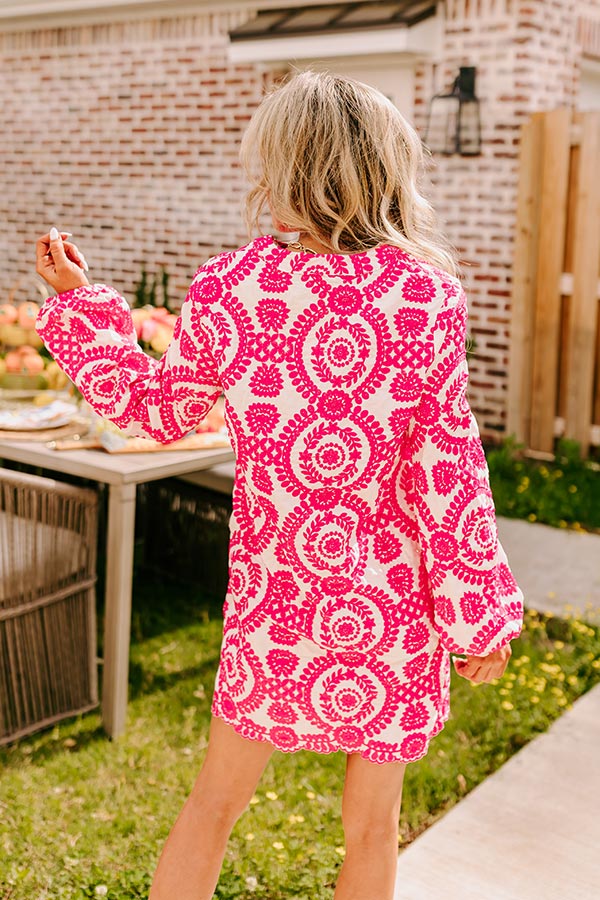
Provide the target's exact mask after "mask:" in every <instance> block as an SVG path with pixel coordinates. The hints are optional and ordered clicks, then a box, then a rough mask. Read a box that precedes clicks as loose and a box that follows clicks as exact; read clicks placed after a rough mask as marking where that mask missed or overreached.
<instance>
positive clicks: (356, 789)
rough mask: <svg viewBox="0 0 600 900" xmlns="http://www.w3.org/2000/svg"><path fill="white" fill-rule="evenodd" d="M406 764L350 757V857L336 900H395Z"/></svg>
mask: <svg viewBox="0 0 600 900" xmlns="http://www.w3.org/2000/svg"><path fill="white" fill-rule="evenodd" d="M405 770H406V763H384V764H379V763H372V762H369V761H368V760H366V759H363V758H362V757H360V756H359V755H358V753H349V754H348V757H347V760H346V780H345V783H344V796H343V799H342V822H343V825H344V834H345V838H346V856H345V857H344V862H343V865H342V868H341V870H340V874H339V878H338V881H337V885H336V888H335V894H334V900H393V896H394V885H395V881H396V868H397V862H398V819H399V817H400V805H401V803H402V785H403V783H404V772H405Z"/></svg>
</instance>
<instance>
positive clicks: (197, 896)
mask: <svg viewBox="0 0 600 900" xmlns="http://www.w3.org/2000/svg"><path fill="white" fill-rule="evenodd" d="M274 749H275V748H274V747H273V745H272V744H270V743H268V742H267V741H265V742H262V741H250V740H246V738H243V737H241V736H240V735H239V734H237V733H236V732H235V731H234V729H233V728H232V727H231V725H228V724H227V723H226V722H224V721H223V720H222V719H219V718H217V717H216V716H213V717H212V719H211V723H210V733H209V741H208V749H207V751H206V756H205V758H204V763H203V765H202V768H201V770H200V774H199V775H198V778H197V780H196V783H195V784H194V787H193V789H192V792H191V794H190V796H189V797H188V799H187V800H186V802H185V804H184V806H183V809H182V810H181V812H180V814H179V817H178V818H177V821H176V822H175V824H174V826H173V828H172V829H171V833H170V834H169V837H168V839H167V842H166V844H165V846H164V848H163V851H162V854H161V857H160V860H159V863H158V867H157V869H156V873H155V875H154V881H153V882H152V888H151V890H150V896H149V900H211V897H212V896H213V893H214V890H215V887H216V885H217V882H218V880H219V874H220V872H221V866H222V864H223V857H224V855H225V849H226V847H227V841H228V839H229V835H230V833H231V829H232V828H233V826H234V825H235V823H236V821H237V820H238V818H239V817H240V815H241V814H242V813H243V812H244V810H245V809H246V808H247V806H248V803H249V802H250V798H251V797H252V795H253V793H254V791H255V788H256V785H257V784H258V782H259V780H260V777H261V775H262V773H263V771H264V769H265V766H266V765H267V762H268V761H269V759H270V757H271V754H272V752H273V750H274Z"/></svg>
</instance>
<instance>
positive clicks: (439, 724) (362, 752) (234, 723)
mask: <svg viewBox="0 0 600 900" xmlns="http://www.w3.org/2000/svg"><path fill="white" fill-rule="evenodd" d="M211 715H213V716H215V717H216V718H218V719H221V720H222V721H223V722H225V723H226V724H227V725H231V727H232V728H233V730H234V731H235V732H236V734H239V736H240V737H243V738H244V739H245V740H247V741H254V742H256V743H259V744H271V746H272V747H274V748H275V749H276V750H279V751H280V752H281V753H290V754H293V753H297V752H298V751H299V750H308V751H309V752H311V753H320V754H322V755H323V756H329V755H330V754H331V753H340V752H341V753H347V754H349V755H350V754H356V753H357V754H358V755H359V756H360V757H361V759H366V760H367V761H368V762H371V763H375V764H376V765H380V766H385V765H387V764H388V763H399V762H401V763H404V764H405V765H408V764H409V763H412V762H418V761H419V760H420V759H423V757H425V756H427V753H428V752H429V745H430V743H431V741H432V740H433V738H434V737H435V736H436V735H438V734H439V733H440V731H441V730H442V729H443V727H444V725H445V723H446V722H447V721H448V719H449V717H450V709H448V710H447V712H446V713H445V714H443V715H441V716H440V717H439V718H438V719H437V721H436V723H435V725H434V726H433V729H432V731H431V732H430V734H429V737H428V738H427V741H426V743H425V746H424V748H423V752H422V753H420V754H419V756H414V757H411V759H404V758H403V757H398V758H397V759H383V760H382V759H378V758H376V756H377V752H376V751H375V753H374V751H372V750H369V749H368V747H362V748H357V749H356V750H345V749H344V748H343V747H335V748H334V749H332V750H322V749H319V748H318V747H309V746H308V744H307V741H302V740H301V739H300V738H299V739H298V743H297V744H296V745H295V746H294V747H285V746H282V745H281V744H278V743H277V742H276V741H272V740H271V739H270V738H262V737H256V736H254V737H250V736H249V735H248V734H244V733H243V725H242V724H241V722H239V721H238V720H237V719H231V718H229V717H227V716H225V715H223V713H222V712H221V711H219V712H216V711H215V709H214V706H212V705H211Z"/></svg>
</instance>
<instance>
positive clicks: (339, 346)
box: [38, 236, 523, 763]
mask: <svg viewBox="0 0 600 900" xmlns="http://www.w3.org/2000/svg"><path fill="white" fill-rule="evenodd" d="M466 323H467V304H466V298H465V295H464V292H463V291H462V288H461V286H460V283H459V282H458V281H457V280H456V279H453V278H451V277H450V276H449V275H447V274H446V273H444V272H440V271H439V270H437V269H436V268H435V267H433V266H431V265H429V264H427V263H424V262H421V261H419V260H416V259H414V258H412V257H409V256H408V255H407V254H405V253H404V252H403V251H402V250H400V249H398V248H396V247H391V246H385V247H379V248H375V249H373V250H371V251H368V252H366V253H358V254H352V255H349V256H344V255H335V254H331V255H317V256H312V255H311V254H305V253H294V252H293V251H289V250H286V249H285V248H283V247H281V246H279V244H278V243H277V242H276V241H275V240H274V239H273V238H271V237H269V236H264V237H260V238H257V239H255V240H254V241H252V242H251V243H249V244H248V245H247V246H245V247H241V248H240V249H238V250H235V251H233V252H227V253H222V254H219V255H218V256H216V257H213V258H212V259H210V260H209V261H208V262H207V263H206V264H205V265H203V266H202V267H201V268H200V269H199V271H198V273H197V275H196V277H195V278H194V281H193V283H192V285H191V287H190V291H189V294H188V297H187V298H186V301H185V303H184V304H183V307H182V311H181V317H180V320H179V322H178V324H177V327H176V330H175V335H174V338H173V341H172V343H171V345H170V347H169V349H168V350H167V352H166V354H165V355H164V356H163V358H162V359H161V361H160V362H156V361H155V360H152V359H151V358H150V357H148V356H146V355H144V354H143V353H142V352H141V351H140V349H139V347H138V346H137V343H136V339H135V331H134V328H133V323H132V321H131V315H130V312H129V307H128V305H127V303H126V302H125V300H124V299H123V298H122V297H120V296H119V295H118V294H117V293H116V291H114V290H113V289H112V288H108V287H106V286H104V285H92V286H89V287H85V288H78V289H77V290H75V291H70V292H67V293H65V294H62V295H59V296H57V297H53V298H51V299H50V300H48V301H46V303H45V304H44V307H43V309H42V311H41V313H40V317H39V323H38V330H39V333H40V334H41V336H42V338H43V340H44V342H45V343H46V344H47V346H48V348H49V349H50V351H51V352H52V354H53V355H54V356H55V357H56V358H57V359H58V360H59V362H60V364H61V365H62V366H63V367H64V369H65V370H66V371H67V373H68V374H69V375H70V377H71V378H72V379H73V380H74V382H75V383H76V384H77V386H78V387H79V389H80V390H81V392H82V393H83V395H84V396H85V398H86V399H87V400H88V401H89V402H90V403H91V404H92V406H94V408H95V409H97V410H98V412H99V413H100V414H101V415H103V416H106V417H107V418H109V419H112V420H113V421H115V422H117V424H119V425H120V426H121V427H122V428H124V429H125V430H126V431H127V432H128V433H130V434H146V435H150V436H153V437H156V438H158V439H159V440H162V441H165V442H168V441H172V440H175V439H177V438H179V437H182V436H183V435H184V434H186V433H187V432H189V431H190V430H191V429H193V428H194V427H195V426H196V425H197V424H198V423H199V422H200V421H201V419H202V418H203V417H204V416H205V415H206V413H207V412H208V411H209V409H210V408H211V407H212V405H213V404H214V403H215V401H216V400H217V398H218V396H219V395H220V394H221V392H223V393H224V394H225V400H226V406H225V415H226V421H227V424H228V428H229V432H230V436H231V440H232V445H233V447H234V449H235V451H236V455H237V467H236V483H235V486H234V493H233V516H232V519H231V523H230V529H231V543H230V551H229V553H230V557H229V560H230V565H229V587H228V592H227V596H226V598H225V600H224V604H223V616H224V621H223V642H222V647H221V655H220V662H219V668H218V671H217V676H216V681H215V689H214V695H213V700H212V711H213V713H214V714H215V715H218V716H220V717H222V718H223V719H225V720H226V721H227V722H229V723H230V724H231V725H232V726H233V727H234V728H235V729H236V730H237V731H238V732H239V733H240V734H242V735H243V736H244V737H246V738H248V739H249V740H260V741H265V740H268V741H271V742H272V743H273V744H274V745H275V746H276V747H278V748H279V749H280V750H283V751H285V752H292V751H295V750H297V749H300V748H306V749H310V750H313V751H315V752H318V753H331V752H333V751H335V750H345V751H346V752H358V753H360V754H361V755H362V756H363V757H365V758H366V759H370V760H372V761H373V762H377V763H386V762H392V761H404V762H409V761H412V760H415V759H419V758H420V757H422V756H424V755H425V754H426V753H427V749H428V746H429V742H430V740H431V739H432V737H433V736H434V735H436V734H438V733H439V731H440V730H441V729H442V728H443V725H444V722H445V721H446V720H447V719H448V716H449V714H450V703H449V686H450V658H449V653H450V652H457V653H469V654H477V655H485V654H487V653H489V652H490V651H492V650H494V649H496V648H498V647H500V646H502V645H503V644H506V643H507V642H508V641H509V640H511V639H512V638H514V637H516V636H517V635H518V634H519V632H520V630H521V625H522V616H523V606H522V600H523V595H522V592H521V591H520V589H519V588H518V586H517V584H516V583H515V579H514V577H513V575H512V572H511V571H510V568H509V566H508V561H507V559H506V554H505V553H504V550H503V548H502V546H501V544H500V543H499V541H498V536H497V530H496V522H495V513H494V505H493V499H492V495H491V491H490V488H489V479H488V471H487V465H486V461H485V456H484V453H483V449H482V446H481V441H480V438H479V431H478V428H477V423H476V420H475V417H474V416H473V414H472V412H471V410H470V408H469V405H468V402H467V384H468V369H467V362H466V355H465V334H466Z"/></svg>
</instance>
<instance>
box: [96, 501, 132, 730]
mask: <svg viewBox="0 0 600 900" xmlns="http://www.w3.org/2000/svg"><path fill="white" fill-rule="evenodd" d="M134 540H135V484H111V485H110V488H109V495H108V534H107V539H106V612H105V621H104V671H103V678H102V722H103V724H104V728H105V730H106V731H107V733H108V734H109V735H110V737H112V738H116V737H118V736H119V735H120V734H121V733H122V731H123V730H124V728H125V719H126V716H127V687H128V681H129V639H130V632H131V589H132V581H133V546H134Z"/></svg>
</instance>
